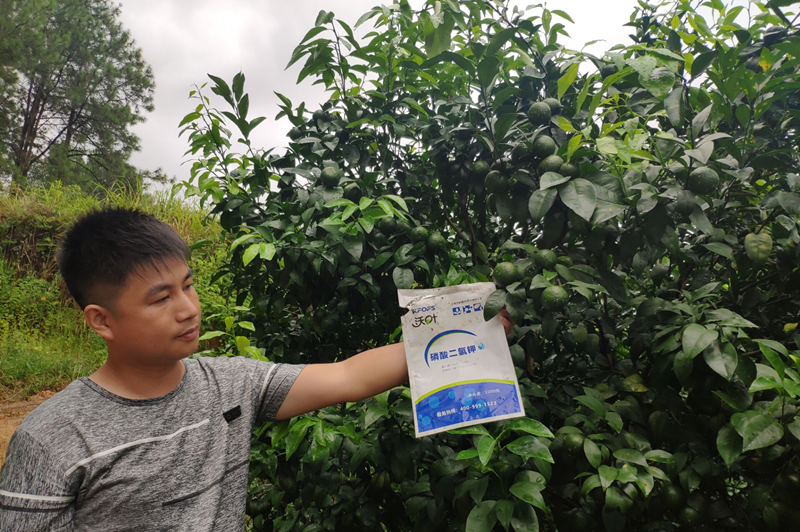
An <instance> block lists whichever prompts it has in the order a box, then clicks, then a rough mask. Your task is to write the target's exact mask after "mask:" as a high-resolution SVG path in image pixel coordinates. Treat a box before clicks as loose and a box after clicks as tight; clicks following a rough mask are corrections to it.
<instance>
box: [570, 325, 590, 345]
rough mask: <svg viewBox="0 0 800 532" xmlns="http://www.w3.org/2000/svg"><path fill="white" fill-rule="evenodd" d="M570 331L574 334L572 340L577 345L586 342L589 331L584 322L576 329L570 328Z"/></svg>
mask: <svg viewBox="0 0 800 532" xmlns="http://www.w3.org/2000/svg"><path fill="white" fill-rule="evenodd" d="M570 333H571V334H572V341H573V342H575V343H576V344H577V345H583V344H584V343H586V338H587V337H588V331H587V330H586V325H584V324H583V323H579V324H578V325H577V326H576V327H575V328H574V329H570Z"/></svg>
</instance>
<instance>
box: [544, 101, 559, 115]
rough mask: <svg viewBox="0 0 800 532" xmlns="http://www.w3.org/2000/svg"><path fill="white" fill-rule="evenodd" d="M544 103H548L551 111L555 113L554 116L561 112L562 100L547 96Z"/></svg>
mask: <svg viewBox="0 0 800 532" xmlns="http://www.w3.org/2000/svg"><path fill="white" fill-rule="evenodd" d="M544 103H546V104H547V106H548V107H550V112H551V113H552V114H553V116H555V115H557V114H559V113H560V112H561V107H562V105H561V102H559V101H558V100H556V99H555V98H545V99H544Z"/></svg>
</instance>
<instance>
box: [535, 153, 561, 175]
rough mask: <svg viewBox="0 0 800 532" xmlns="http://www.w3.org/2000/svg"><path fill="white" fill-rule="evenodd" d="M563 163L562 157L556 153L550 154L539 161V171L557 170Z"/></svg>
mask: <svg viewBox="0 0 800 532" xmlns="http://www.w3.org/2000/svg"><path fill="white" fill-rule="evenodd" d="M563 164H564V159H562V158H561V157H559V156H558V155H550V156H549V157H545V159H544V160H543V161H542V162H540V163H539V173H542V174H543V173H545V172H558V171H559V170H561V165H563Z"/></svg>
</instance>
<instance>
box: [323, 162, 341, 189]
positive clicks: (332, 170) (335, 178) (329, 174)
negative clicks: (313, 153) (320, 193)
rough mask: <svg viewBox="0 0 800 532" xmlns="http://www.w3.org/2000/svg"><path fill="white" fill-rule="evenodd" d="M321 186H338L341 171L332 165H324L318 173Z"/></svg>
mask: <svg viewBox="0 0 800 532" xmlns="http://www.w3.org/2000/svg"><path fill="white" fill-rule="evenodd" d="M320 177H321V178H322V184H323V186H325V187H327V188H334V187H337V186H339V179H341V177H342V172H341V170H339V169H338V168H336V167H334V166H326V167H325V168H323V169H322V173H321V174H320Z"/></svg>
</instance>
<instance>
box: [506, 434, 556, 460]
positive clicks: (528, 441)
mask: <svg viewBox="0 0 800 532" xmlns="http://www.w3.org/2000/svg"><path fill="white" fill-rule="evenodd" d="M506 450H508V451H511V452H512V453H514V454H516V455H519V456H521V457H523V458H525V459H528V458H539V459H541V460H544V461H545V462H550V463H551V464H553V463H555V462H554V460H553V456H552V455H551V454H550V449H548V448H547V447H546V446H545V445H544V444H543V443H542V442H540V441H539V440H538V439H537V438H535V437H533V436H522V437H521V438H517V439H516V440H514V441H512V442H511V443H509V444H508V445H506Z"/></svg>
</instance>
